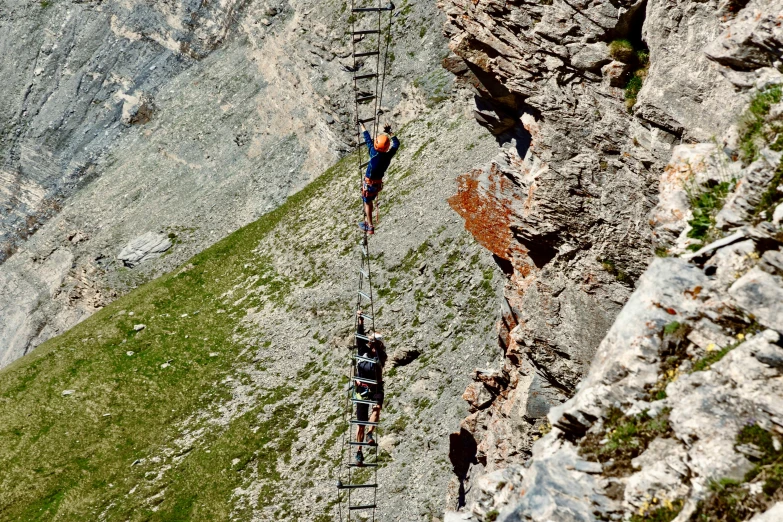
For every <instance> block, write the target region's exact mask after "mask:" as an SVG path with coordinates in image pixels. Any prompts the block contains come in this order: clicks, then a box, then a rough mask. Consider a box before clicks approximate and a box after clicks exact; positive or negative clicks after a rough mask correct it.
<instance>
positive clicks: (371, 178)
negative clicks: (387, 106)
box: [359, 123, 400, 234]
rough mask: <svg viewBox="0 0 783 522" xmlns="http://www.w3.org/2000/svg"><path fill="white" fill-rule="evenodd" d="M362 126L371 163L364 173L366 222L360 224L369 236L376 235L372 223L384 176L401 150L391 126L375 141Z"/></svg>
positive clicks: (363, 199)
mask: <svg viewBox="0 0 783 522" xmlns="http://www.w3.org/2000/svg"><path fill="white" fill-rule="evenodd" d="M360 125H361V126H362V136H363V137H364V143H365V144H366V145H367V149H368V150H369V151H370V161H369V163H368V164H367V171H366V172H365V173H364V179H363V180H362V201H363V202H364V221H360V222H359V228H361V229H362V230H364V231H365V232H367V233H368V234H374V233H375V227H373V223H372V207H373V201H375V198H376V197H377V196H378V193H379V192H380V191H381V190H382V189H383V176H384V174H386V169H388V168H389V164H390V163H391V160H392V158H393V157H394V155H395V154H396V153H397V149H399V148H400V140H398V139H397V136H394V135H393V134H392V131H391V126H390V125H386V126H384V128H383V132H382V133H380V134H378V135H377V136H376V137H375V140H374V141H373V139H372V138H371V137H370V133H369V132H368V131H367V129H366V128H365V126H364V123H360Z"/></svg>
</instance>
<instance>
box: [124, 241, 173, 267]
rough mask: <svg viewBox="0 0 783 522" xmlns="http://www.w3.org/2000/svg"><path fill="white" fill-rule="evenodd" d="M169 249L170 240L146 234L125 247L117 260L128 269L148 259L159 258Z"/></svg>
mask: <svg viewBox="0 0 783 522" xmlns="http://www.w3.org/2000/svg"><path fill="white" fill-rule="evenodd" d="M169 248H171V240H170V239H169V238H167V237H166V236H163V235H160V234H156V233H155V232H147V233H146V234H144V235H141V236H139V237H137V238H136V239H134V240H133V241H131V242H130V243H128V244H127V245H125V248H123V249H122V251H120V253H119V255H118V256H117V259H118V260H120V261H122V263H123V264H124V265H125V266H127V267H130V268H133V267H134V266H136V265H138V264H140V263H143V262H144V261H147V260H149V259H154V258H156V257H160V255H161V254H163V252H165V251H167V250H168V249H169Z"/></svg>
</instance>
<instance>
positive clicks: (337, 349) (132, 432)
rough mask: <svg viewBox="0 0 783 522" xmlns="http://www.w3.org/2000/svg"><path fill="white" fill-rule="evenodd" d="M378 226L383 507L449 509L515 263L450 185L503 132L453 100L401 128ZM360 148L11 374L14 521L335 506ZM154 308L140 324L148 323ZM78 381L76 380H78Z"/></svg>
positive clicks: (8, 446) (284, 515) (1, 434)
mask: <svg viewBox="0 0 783 522" xmlns="http://www.w3.org/2000/svg"><path fill="white" fill-rule="evenodd" d="M400 134H401V140H402V142H403V146H402V148H401V150H400V152H399V154H398V155H397V156H396V157H395V160H394V164H393V165H392V168H391V169H390V171H389V173H388V175H387V178H388V181H389V183H388V187H387V190H386V191H384V195H383V197H382V199H383V203H382V207H381V208H382V218H381V229H382V233H380V234H379V235H378V236H376V237H375V238H374V239H373V245H372V252H373V261H374V264H373V282H374V284H375V289H376V291H377V299H376V309H375V313H374V314H373V315H374V316H375V317H376V320H377V321H378V322H379V324H380V328H381V330H382V331H383V333H384V334H385V338H386V340H387V347H389V349H390V353H392V352H393V351H394V350H396V349H397V348H400V347H415V348H416V349H417V350H418V351H419V352H420V353H421V355H420V356H419V357H418V358H417V359H416V360H415V361H413V362H412V363H410V364H407V365H405V366H400V367H396V368H389V369H388V371H387V377H388V381H387V388H386V396H387V404H385V405H384V415H383V419H382V426H381V429H382V431H381V435H382V436H383V435H384V432H383V430H384V429H385V428H386V427H387V426H388V430H387V431H386V434H387V435H388V437H387V438H386V441H387V442H388V444H387V445H386V449H385V450H384V451H383V452H382V457H383V458H382V459H381V461H380V462H381V466H380V467H379V472H378V481H379V483H381V484H382V485H383V486H382V488H383V490H382V491H383V493H382V494H381V495H379V498H378V503H379V506H380V515H379V518H378V520H384V521H389V522H392V521H397V522H410V521H411V520H422V521H423V520H427V521H428V520H431V518H432V517H433V516H439V514H440V513H442V512H443V509H444V500H443V497H444V495H443V492H444V491H446V489H447V486H448V484H449V480H450V478H451V476H452V472H451V464H450V463H449V459H448V455H449V453H448V441H449V438H448V432H449V430H452V429H454V428H455V427H456V426H458V424H459V421H460V419H462V418H463V417H464V416H465V415H466V414H467V409H466V406H465V404H464V402H463V401H462V400H461V399H460V396H461V395H462V393H463V391H464V389H465V386H466V385H467V384H468V382H469V370H470V369H471V368H474V367H477V366H480V365H491V363H492V360H493V359H494V358H496V357H497V356H499V353H498V352H497V346H496V333H495V330H494V319H495V317H496V303H497V299H498V295H499V292H500V287H501V284H502V282H501V276H500V274H499V271H498V270H497V268H496V267H495V264H494V262H493V261H492V258H491V256H490V254H489V253H487V252H486V251H484V250H483V249H482V248H481V247H480V246H479V245H478V244H476V242H475V241H474V240H473V239H472V238H471V237H470V235H469V234H468V233H467V232H466V231H465V230H464V226H463V223H462V222H461V220H459V219H457V217H456V216H455V214H454V213H453V211H452V210H451V209H450V208H449V207H448V205H447V202H446V200H445V196H444V192H445V194H449V193H450V192H451V190H453V189H452V188H451V187H453V179H454V176H455V174H456V173H459V172H464V171H465V170H467V169H469V168H472V167H473V166H474V165H475V164H476V163H477V162H478V161H481V160H482V159H486V158H491V157H493V156H494V155H495V154H496V151H497V148H496V144H495V142H494V140H493V139H492V137H491V136H490V135H488V134H486V133H485V132H484V131H483V130H482V129H481V128H480V127H478V126H476V125H475V124H474V123H473V121H472V119H470V118H468V117H467V116H466V115H465V114H460V113H457V114H454V110H453V107H450V106H444V107H441V108H438V109H437V110H433V111H430V112H428V113H426V114H423V115H422V116H421V118H420V120H417V121H416V122H412V123H411V124H409V126H406V127H405V128H403V129H400ZM355 168H356V158H355V157H347V158H345V159H344V160H342V161H341V162H339V163H338V164H336V165H335V166H334V167H333V168H331V169H329V170H328V171H327V172H325V173H324V174H322V175H321V176H320V177H319V178H318V179H317V180H316V181H314V182H313V183H311V184H310V185H309V186H307V187H306V188H305V189H304V190H302V191H301V192H299V193H297V194H295V195H294V196H292V197H290V198H289V199H288V200H287V202H286V203H285V204H284V205H283V206H281V207H280V208H278V209H277V210H275V211H273V212H271V213H269V214H267V215H265V216H264V217H262V218H261V219H259V220H258V221H257V222H255V223H253V224H251V225H249V226H247V227H245V228H243V229H241V230H239V231H237V232H236V233H234V234H232V235H230V236H229V237H227V238H226V239H224V240H223V241H221V242H219V243H218V244H216V245H214V246H213V247H211V248H209V249H208V250H206V251H204V252H203V253H201V254H199V255H197V256H195V257H194V258H192V259H191V260H190V261H189V262H188V263H185V264H184V265H183V266H182V267H180V268H179V269H178V270H176V271H175V272H172V273H170V274H168V275H166V276H164V277H161V278H159V279H157V280H155V281H152V282H150V283H148V284H146V285H144V286H142V287H140V288H138V289H137V290H136V291H134V292H133V293H131V294H129V295H127V296H125V297H123V298H121V299H119V300H117V301H116V302H114V303H113V304H112V305H110V306H108V307H106V308H105V309H104V310H102V311H100V312H99V313H97V314H95V315H94V316H93V317H91V318H90V319H88V320H86V321H84V322H83V323H81V324H79V325H77V326H76V327H74V328H73V329H72V330H71V331H69V332H67V333H66V334H64V335H62V336H60V337H58V338H55V339H52V340H50V341H49V342H47V343H45V344H43V345H41V346H40V347H38V348H37V349H36V350H35V351H34V352H32V353H31V354H29V355H28V356H26V357H24V358H22V359H20V360H19V361H17V362H16V363H14V364H13V365H11V366H10V367H8V368H6V369H4V370H2V371H0V466H2V469H3V473H0V520H1V521H5V520H99V521H100V520H121V521H126V520H132V521H136V520H149V521H162V520H253V521H258V522H268V521H277V520H291V521H293V520H307V521H316V522H326V521H331V520H333V519H334V518H335V516H336V511H337V509H336V507H337V506H336V505H335V503H334V501H335V489H334V483H335V481H336V479H337V473H338V471H339V469H340V468H339V466H338V463H339V460H340V459H341V458H347V453H344V451H345V446H344V445H342V444H340V439H341V437H342V436H343V434H344V433H345V431H346V429H347V424H346V423H344V422H342V421H341V419H340V417H342V413H343V412H342V410H341V407H340V404H341V403H342V402H343V395H342V393H339V392H338V387H340V386H341V384H344V383H345V382H346V381H347V379H346V378H345V375H344V373H345V370H346V365H347V362H348V359H347V357H348V353H349V352H348V351H347V350H346V347H347V346H348V345H349V344H350V339H352V337H351V335H350V329H351V325H352V323H353V311H352V306H353V303H354V302H355V300H356V288H355V278H354V274H355V272H354V270H355V269H354V267H355V263H356V262H357V261H358V259H357V256H358V252H357V249H356V247H357V241H358V238H359V236H360V234H359V232H358V230H357V227H356V221H357V218H358V216H357V214H358V213H359V210H360V209H359V206H360V205H359V202H358V198H357V197H356V188H357V182H358V179H357V176H358V173H357V172H356V170H355ZM140 324H143V325H145V327H144V328H143V329H140V330H136V329H135V328H134V327H135V326H136V325H140ZM66 390H68V391H71V390H72V391H73V392H72V393H70V394H65V395H64V394H63V392H64V391H66Z"/></svg>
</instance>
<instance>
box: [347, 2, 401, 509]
mask: <svg viewBox="0 0 783 522" xmlns="http://www.w3.org/2000/svg"><path fill="white" fill-rule="evenodd" d="M360 1H361V0H351V18H350V21H351V35H350V36H351V47H352V54H353V66H352V67H350V68H348V70H349V72H351V73H352V74H353V94H354V107H355V114H356V120H355V122H354V124H355V125H356V132H357V137H358V142H357V145H356V146H357V147H358V148H359V149H360V153H359V155H358V158H359V159H358V165H359V169H358V170H359V174H360V176H361V189H362V194H363V195H365V197H366V194H367V193H368V190H367V187H369V186H373V187H375V186H377V187H378V190H377V191H374V192H376V194H377V192H379V191H380V188H381V186H382V183H381V182H380V181H377V182H376V181H373V180H366V179H365V176H364V171H365V169H366V167H367V165H369V162H370V158H369V153H368V152H361V149H363V148H365V143H364V139H363V136H362V133H361V130H360V126H359V124H360V123H361V124H367V123H372V125H371V126H370V129H371V133H372V135H373V136H377V133H378V129H379V125H380V123H379V121H378V118H379V116H380V115H381V114H382V108H381V103H382V102H383V88H384V85H385V82H386V74H387V71H388V69H389V67H388V63H389V60H388V57H389V46H390V44H391V31H392V12H393V10H394V4H391V3H389V4H383V2H386V1H388V0H370V2H372V4H371V5H357V2H360ZM375 2H377V4H375ZM387 13H388V24H387V25H386V30H385V31H383V30H382V29H383V18H384V15H385V14H387ZM372 44H374V46H373V45H372ZM382 44H385V45H382ZM362 47H364V48H362ZM373 47H374V48H373ZM372 58H374V60H373V59H372ZM373 65H374V67H373ZM373 81H374V82H373ZM373 83H374V85H373ZM369 107H372V110H373V112H372V115H370V114H366V111H367V108H369ZM363 112H365V113H364V114H363ZM365 154H367V156H365ZM365 158H366V159H365ZM362 213H363V210H362ZM368 237H369V236H368V231H367V230H366V229H365V231H364V234H363V236H362V241H361V243H360V244H359V248H360V253H361V262H360V265H359V285H358V290H357V295H356V312H357V313H356V314H355V323H354V332H355V334H354V344H353V350H352V354H351V364H350V371H349V376H350V379H349V381H348V388H347V390H346V392H347V393H346V397H345V410H344V411H345V419H344V420H345V422H346V424H347V425H346V428H347V429H346V431H345V432H344V433H343V444H342V452H341V459H340V461H341V467H340V476H339V478H338V481H337V497H338V498H337V500H338V506H339V513H340V521H341V522H342V521H343V520H345V521H350V520H372V521H373V522H374V521H375V512H376V509H377V498H378V497H377V495H378V466H379V464H380V463H379V462H378V446H377V440H378V433H377V429H378V422H371V421H369V417H368V418H367V419H361V420H360V419H359V418H358V415H357V416H355V415H354V411H355V408H356V406H358V405H362V406H365V407H366V408H367V409H368V410H370V409H371V408H373V407H374V406H376V405H379V404H381V402H382V401H383V399H382V396H381V397H379V396H378V395H377V394H375V393H372V391H373V389H374V388H377V387H378V385H379V383H378V381H376V380H374V379H367V378H365V377H360V376H359V372H358V366H357V365H358V363H359V362H362V363H365V364H372V365H379V364H381V362H380V360H379V359H377V358H370V357H365V356H360V355H359V350H358V344H359V342H360V341H361V342H363V343H369V342H370V340H371V339H373V338H374V336H375V308H374V303H373V290H372V279H371V273H370V250H369V241H368ZM360 310H361V311H362V312H361V313H359V311H360ZM365 312H366V313H365ZM360 317H361V319H362V320H363V324H364V328H363V329H362V332H363V333H359V320H360ZM376 367H377V366H376ZM376 391H377V390H376ZM359 426H364V428H365V430H367V429H368V428H370V427H372V428H373V429H374V430H375V431H374V433H373V442H365V441H363V440H362V441H360V440H356V435H357V431H358V430H357V428H358V427H359ZM365 438H366V437H365ZM358 449H362V450H363V451H362V455H363V459H362V460H361V461H359V460H358V459H357V460H356V461H354V460H353V458H354V452H355V451H356V450H358ZM364 450H367V453H368V454H367V455H364V453H365V452H364ZM346 454H347V455H346ZM354 515H356V516H354ZM352 517H353V518H352Z"/></svg>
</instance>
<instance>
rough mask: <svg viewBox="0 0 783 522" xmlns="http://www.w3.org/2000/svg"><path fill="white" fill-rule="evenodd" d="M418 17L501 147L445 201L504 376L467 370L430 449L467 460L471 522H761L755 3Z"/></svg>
mask: <svg viewBox="0 0 783 522" xmlns="http://www.w3.org/2000/svg"><path fill="white" fill-rule="evenodd" d="M441 7H442V8H443V9H444V11H445V12H446V13H447V15H448V17H449V20H448V24H447V26H446V32H447V34H448V35H449V37H450V39H451V43H450V46H451V49H452V50H453V51H454V53H456V55H457V56H458V57H459V58H461V61H460V60H457V59H456V58H455V59H453V60H450V61H447V63H446V65H447V66H449V67H450V69H451V70H452V71H453V72H454V73H455V74H457V75H458V77H459V78H460V80H461V81H462V82H464V83H465V84H467V85H471V86H472V87H473V88H474V89H475V93H476V96H475V105H476V110H475V117H476V119H477V120H478V121H479V123H481V124H482V125H484V126H486V127H487V128H488V129H489V130H490V131H491V132H492V133H493V134H495V135H496V137H497V139H498V141H499V143H500V144H501V147H502V149H503V150H502V151H501V153H500V155H499V157H498V158H497V159H496V160H494V161H493V162H491V164H489V165H488V166H486V167H483V168H479V169H477V170H474V171H472V172H469V173H467V174H465V175H463V176H462V177H461V178H460V179H459V182H458V189H457V190H458V193H457V195H456V196H455V197H454V198H452V199H451V200H450V202H451V204H452V206H453V208H455V210H457V212H459V213H460V214H461V215H462V216H463V217H464V218H465V222H466V228H467V229H468V230H469V231H470V232H471V233H472V234H473V235H474V236H475V237H476V239H477V240H478V241H479V242H480V243H481V244H482V245H484V246H485V247H486V248H487V249H489V250H490V251H491V252H492V253H493V255H494V257H495V259H496V261H497V262H498V265H499V266H500V267H501V268H503V270H504V272H505V273H506V276H507V283H506V289H505V300H504V305H503V309H504V314H503V319H502V321H501V323H500V324H499V328H500V333H501V337H502V342H501V347H502V349H503V350H504V354H505V360H504V364H503V365H502V366H501V367H500V368H495V369H492V368H488V369H484V370H476V372H475V382H474V384H472V385H471V386H469V387H468V389H467V390H466V392H465V395H464V398H465V399H466V400H467V401H468V402H469V404H470V406H471V409H472V411H473V413H472V414H471V415H470V416H469V417H467V418H466V419H465V420H464V421H463V422H462V425H461V430H460V432H458V433H455V434H454V435H453V436H452V447H453V448H455V449H456V448H462V449H463V450H464V449H467V448H475V450H474V452H473V454H469V455H467V456H464V461H465V462H466V463H467V464H466V465H464V466H463V468H462V469H461V471H459V472H457V479H459V481H460V482H461V483H462V484H463V487H464V486H465V484H466V483H467V484H468V485H470V484H472V485H473V486H474V488H473V490H470V491H471V492H472V493H473V494H474V495H476V497H474V499H473V500H475V502H474V503H472V504H471V505H472V513H473V516H475V517H478V518H477V519H480V520H496V519H497V520H509V521H510V520H550V519H552V517H556V518H557V517H561V518H558V519H568V520H595V519H596V518H598V519H607V518H611V519H626V520H627V519H628V518H629V517H641V518H634V520H636V519H638V520H642V519H646V518H645V517H653V516H655V517H659V518H655V519H656V520H671V519H673V518H674V517H675V516H679V517H680V518H679V519H678V520H687V519H689V518H688V517H691V516H692V515H693V516H695V513H697V512H698V513H701V514H702V515H704V516H707V517H715V516H719V517H724V516H735V515H736V516H740V517H744V516H746V514H747V513H751V514H752V513H753V512H757V511H764V510H765V509H767V507H769V506H771V505H772V504H774V501H775V500H779V499H778V495H779V494H780V492H779V491H778V489H777V488H778V487H779V482H775V481H776V480H778V479H777V478H776V475H775V474H774V473H775V472H772V473H771V474H770V472H768V471H766V470H768V469H769V468H770V467H773V468H774V466H777V465H779V460H778V459H779V451H780V449H779V447H780V441H779V438H780V433H781V431H780V425H779V424H777V425H776V424H775V422H774V419H776V418H778V416H779V412H778V411H777V409H776V407H775V406H772V404H774V403H778V404H779V403H780V401H781V394H780V390H777V389H776V388H775V386H777V383H778V382H779V380H780V374H779V368H778V366H777V363H776V362H775V361H776V357H778V355H777V354H778V351H779V350H780V348H779V347H778V345H777V344H776V343H779V341H778V338H779V334H780V332H781V324H780V323H779V321H780V318H781V317H783V310H781V309H780V307H779V304H778V303H779V302H780V295H781V294H780V279H779V277H778V276H779V275H780V274H779V272H777V270H779V269H778V268H775V263H776V261H775V260H776V259H777V258H776V257H775V256H779V251H778V250H777V249H778V247H779V245H780V239H781V236H780V229H779V228H777V227H779V224H780V220H779V217H778V218H776V219H774V220H773V214H774V213H775V205H776V204H777V203H776V202H777V201H778V200H779V199H780V196H779V194H780V193H779V192H778V188H777V187H778V185H779V183H780V175H779V172H780V169H781V167H780V155H779V154H778V153H777V152H776V150H779V149H780V144H779V138H778V133H779V132H780V130H781V126H780V124H779V123H778V118H779V115H778V113H779V105H777V104H778V103H779V101H780V87H776V85H779V84H780V83H781V81H783V77H782V76H781V73H780V67H781V63H780V58H781V53H782V51H783V46H782V45H781V33H780V18H779V13H780V12H781V6H780V4H779V2H773V1H765V2H749V3H739V4H738V3H731V2H721V3H718V2H709V3H695V2H674V3H672V2H654V1H647V2H627V3H619V4H618V3H603V2H597V3H578V2H577V3H572V2H558V1H557V0H555V1H554V2H542V3H526V2H514V1H509V2H491V1H490V2H484V1H480V2H475V3H474V2H456V1H448V2H442V3H441ZM463 63H464V65H462V64H463ZM724 201H725V206H724ZM781 211H782V210H780V209H779V210H778V211H777V213H778V214H779V213H780V212H781ZM767 219H769V220H771V221H773V224H770V223H767V221H765V220H767ZM737 227H744V228H739V229H738V228H737ZM723 237H725V238H726V239H722V240H721V239H720V238H723ZM715 240H718V243H716V244H713V245H712V246H705V245H708V244H709V243H711V242H712V241H715ZM739 244H741V245H742V247H739V246H737V245H739ZM728 245H734V246H728ZM702 247H704V248H702ZM700 248H702V249H701V250H699V249H700ZM687 249H690V250H687ZM738 249H739V250H741V253H740V252H739V251H738ZM694 250H699V252H697V253H696V254H693V253H692V251H694ZM686 251H687V252H689V254H688V256H687V259H688V260H689V261H687V262H686V261H684V260H679V259H665V260H661V259H658V260H656V261H655V262H654V263H653V264H652V265H651V266H650V267H649V268H647V265H648V263H649V262H650V260H651V259H654V254H657V255H659V256H681V255H683V253H684V252H686ZM730 252H732V253H730ZM738 256H739V257H738ZM760 260H761V261H760ZM757 264H758V266H756V265H757ZM754 266H756V268H752V267H754ZM775 274H777V275H775ZM629 298H630V300H629V301H628V303H627V304H625V307H624V308H623V309H622V311H620V309H621V307H622V305H623V304H624V303H625V302H626V300H628V299H629ZM618 314H619V315H618ZM612 323H614V324H613V326H611V328H609V325H612ZM607 329H608V333H607ZM604 334H606V336H605V337H604ZM743 341H746V342H743ZM735 348H736V350H735ZM776 350H777V351H776ZM727 353H728V354H729V355H728V356H726V358H725V360H723V361H721V362H720V363H718V362H717V361H718V360H720V359H721V358H722V357H723V356H724V355H726V354H727ZM716 354H719V355H716ZM768 354H776V355H768ZM713 364H714V366H713ZM583 375H586V376H585V377H584V380H582V381H581V383H580V379H582V376H583ZM577 383H579V384H578V385H577ZM670 383H671V384H670ZM707 383H709V385H707ZM760 390H767V391H768V392H769V396H766V397H762V396H760V395H758V393H759V391H760ZM667 397H668V398H667ZM566 399H568V400H567V402H565V404H564V405H562V406H561V405H559V403H560V402H562V401H565V400H566ZM770 401H771V402H770ZM717 404H721V406H717ZM547 412H549V413H548V416H547ZM552 426H554V427H552ZM776 426H777V427H776ZM550 430H551V431H550ZM694 430H695V431H694ZM697 432H698V433H697ZM544 434H546V436H545V437H544V439H543V440H542V441H540V442H538V443H536V444H535V445H534V441H535V440H536V439H538V438H540V437H541V436H543V435H544ZM698 441H700V442H698ZM748 444H750V446H748ZM748 447H750V448H751V449H750V450H748V449H747V448H748ZM765 448H766V449H765ZM743 452H744V453H743ZM664 457H666V458H665V459H664ZM513 463H519V464H522V463H524V467H517V466H511V467H509V464H513ZM775 469H777V468H775ZM484 472H491V473H489V474H485V475H484V476H483V477H482V478H479V479H478V480H476V478H477V477H479V476H480V475H481V474H482V473H484ZM745 472H753V476H752V477H750V478H748V477H749V476H748V475H744V474H745ZM457 479H455V482H454V484H455V485H456V482H457ZM721 480H724V481H723V482H721ZM743 480H745V481H748V482H747V483H745V484H742V485H740V483H741V482H743ZM726 481H737V482H731V484H729V482H726ZM765 481H766V482H765ZM714 484H719V486H714ZM721 484H722V485H721ZM727 484H729V485H728V486H727ZM776 484H778V485H776ZM716 487H719V488H723V487H727V488H729V489H728V490H727V492H724V493H725V495H729V494H730V495H734V497H731V498H735V499H740V500H737V502H739V503H740V504H741V506H742V507H741V509H742V510H744V511H741V510H740V511H737V513H739V515H737V514H736V513H734V514H732V513H729V514H728V515H727V514H726V513H727V508H726V506H725V505H719V502H718V501H717V500H715V499H716V498H719V497H720V496H721V492H722V491H723V490H720V489H715V488H716ZM762 489H763V493H762ZM716 491H717V493H716ZM478 497H481V498H478ZM740 497H741V498H740ZM452 498H453V501H454V503H455V507H458V506H460V505H463V504H464V503H465V502H468V503H470V502H471V498H470V494H468V496H467V498H465V497H464V496H460V495H459V494H456V488H455V493H454V494H453V496H452ZM727 502H729V503H731V502H733V501H727ZM737 509H738V510H739V509H740V508H737ZM470 511H471V510H470V509H468V510H467V512H465V513H466V514H465V516H464V517H462V515H456V514H453V515H450V516H452V517H456V518H455V520H456V519H465V520H468V519H472V518H471V517H470V516H469V514H467V513H468V512H470ZM729 512H730V510H729ZM678 513H679V515H678ZM770 516H772V517H773V518H774V515H770ZM460 517H462V518H460ZM773 518H770V520H772V519H773ZM709 519H710V520H712V519H713V518H709ZM720 519H721V520H724V519H725V520H734V519H735V518H720ZM739 519H741V518H737V520H739Z"/></svg>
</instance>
